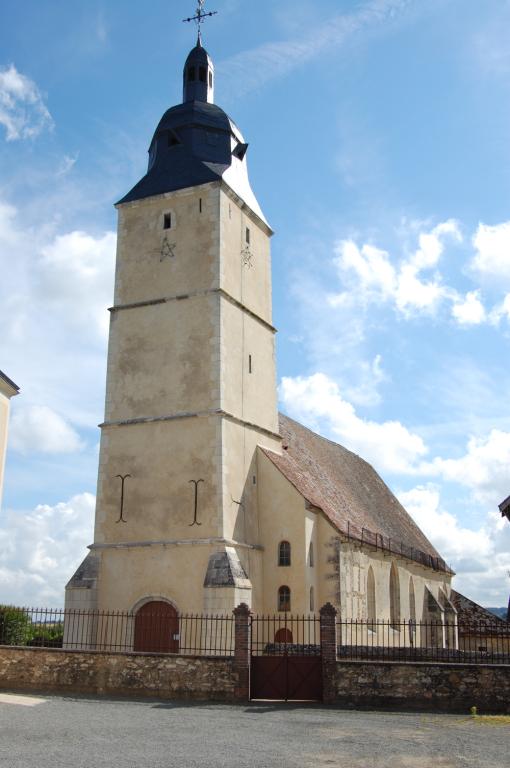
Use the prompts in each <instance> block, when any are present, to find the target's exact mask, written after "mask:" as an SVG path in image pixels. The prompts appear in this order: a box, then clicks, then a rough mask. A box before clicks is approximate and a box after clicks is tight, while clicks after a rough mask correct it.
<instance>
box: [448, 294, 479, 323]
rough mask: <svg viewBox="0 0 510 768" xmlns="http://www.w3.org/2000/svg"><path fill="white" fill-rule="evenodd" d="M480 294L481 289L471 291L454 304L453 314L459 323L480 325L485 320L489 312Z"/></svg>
mask: <svg viewBox="0 0 510 768" xmlns="http://www.w3.org/2000/svg"><path fill="white" fill-rule="evenodd" d="M479 296H480V292H479V291H469V292H468V293H467V294H466V296H465V297H464V299H462V300H461V299H460V298H459V300H458V301H456V302H455V303H454V304H453V306H452V315H453V317H454V318H455V320H457V322H458V323H459V325H480V323H483V322H485V320H486V319H487V313H486V312H485V307H484V306H483V304H482V302H481V301H480V298H479Z"/></svg>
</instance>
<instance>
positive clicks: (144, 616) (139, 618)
mask: <svg viewBox="0 0 510 768" xmlns="http://www.w3.org/2000/svg"><path fill="white" fill-rule="evenodd" d="M134 650H135V651H145V652H147V653H179V616H178V613H177V611H176V610H175V608H174V607H173V605H170V604H169V603H165V602H163V601H162V600H153V601H152V602H151V603H145V605H142V607H141V608H140V610H139V611H138V612H137V614H136V617H135V642H134Z"/></svg>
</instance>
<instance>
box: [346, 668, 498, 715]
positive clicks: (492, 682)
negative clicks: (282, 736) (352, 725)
mask: <svg viewBox="0 0 510 768" xmlns="http://www.w3.org/2000/svg"><path fill="white" fill-rule="evenodd" d="M335 703H337V704H341V705H348V706H354V707H377V708H382V707H395V708H401V709H405V708H409V709H413V710H416V709H418V710H424V711H431V710H443V711H449V712H465V713H466V714H467V713H469V710H470V708H471V707H477V708H478V710H479V714H481V713H484V712H485V713H491V714H492V713H507V712H510V666H508V665H507V666H502V665H490V666H481V665H480V666H475V665H469V664H426V663H407V664H396V663H391V662H369V661H361V662H359V661H349V662H345V661H342V662H337V665H336V697H335Z"/></svg>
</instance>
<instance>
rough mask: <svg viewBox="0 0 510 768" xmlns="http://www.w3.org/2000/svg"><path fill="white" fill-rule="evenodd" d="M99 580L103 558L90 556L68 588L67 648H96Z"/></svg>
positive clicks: (65, 618) (66, 615) (66, 604)
mask: <svg viewBox="0 0 510 768" xmlns="http://www.w3.org/2000/svg"><path fill="white" fill-rule="evenodd" d="M98 576H99V557H98V556H97V555H96V554H94V553H92V552H90V553H89V554H88V555H87V557H86V558H85V560H84V561H83V562H82V563H81V565H80V566H79V567H78V568H77V570H76V572H75V574H74V576H73V577H72V578H71V579H70V580H69V582H68V583H67V584H66V595H65V617H64V641H63V647H64V648H74V649H81V650H86V649H88V648H94V647H95V643H96V634H97V618H96V617H95V616H94V615H93V612H94V611H97V608H98V584H97V582H98ZM77 616H79V620H77V618H76V617H77ZM78 624H79V627H78Z"/></svg>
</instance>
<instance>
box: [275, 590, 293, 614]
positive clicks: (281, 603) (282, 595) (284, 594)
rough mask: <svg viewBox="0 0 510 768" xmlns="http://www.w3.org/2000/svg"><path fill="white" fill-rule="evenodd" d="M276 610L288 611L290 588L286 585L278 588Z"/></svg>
mask: <svg viewBox="0 0 510 768" xmlns="http://www.w3.org/2000/svg"><path fill="white" fill-rule="evenodd" d="M278 610H279V611H290V589H289V588H288V587H286V586H284V587H280V589H279V590H278Z"/></svg>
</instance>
